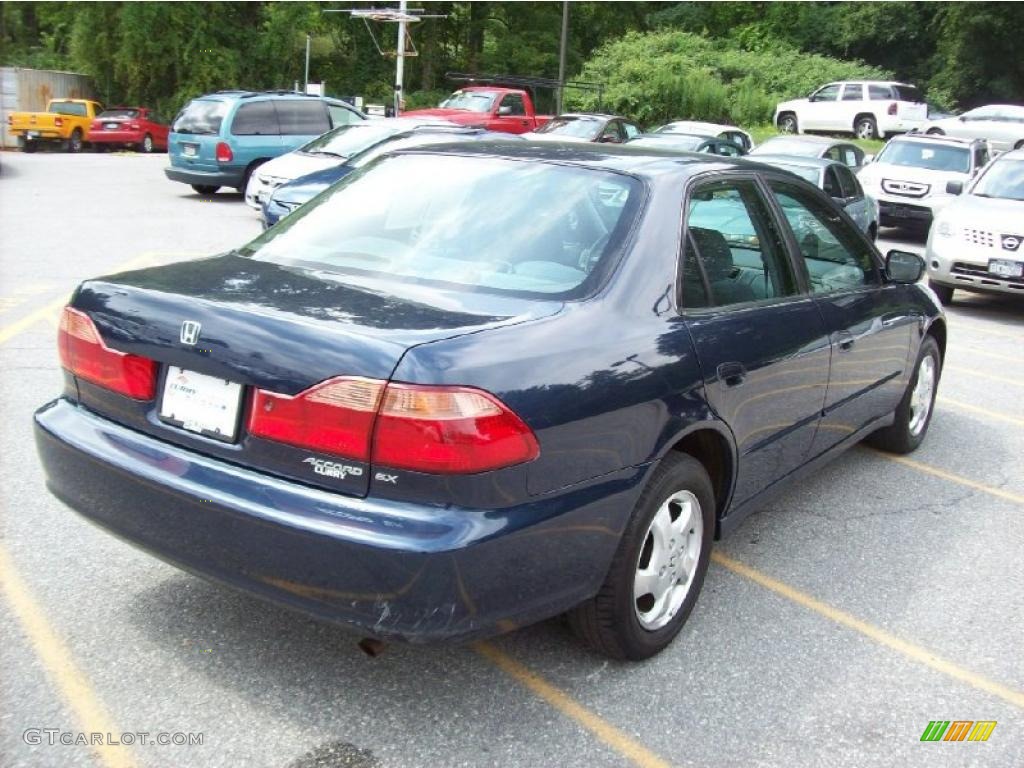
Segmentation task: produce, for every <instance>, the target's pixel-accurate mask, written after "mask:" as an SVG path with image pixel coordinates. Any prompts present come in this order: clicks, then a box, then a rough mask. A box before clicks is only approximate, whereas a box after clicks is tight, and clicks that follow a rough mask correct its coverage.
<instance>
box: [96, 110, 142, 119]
mask: <svg viewBox="0 0 1024 768" xmlns="http://www.w3.org/2000/svg"><path fill="white" fill-rule="evenodd" d="M138 116H139V110H137V109H105V110H103V111H102V112H101V113H100V119H101V120H102V119H103V118H104V117H127V118H131V119H133V120H134V119H135V118H136V117H138Z"/></svg>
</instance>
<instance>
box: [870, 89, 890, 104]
mask: <svg viewBox="0 0 1024 768" xmlns="http://www.w3.org/2000/svg"><path fill="white" fill-rule="evenodd" d="M868 98H869V99H870V100H871V101H888V100H889V99H891V98H892V88H890V87H889V86H888V85H869V86H868Z"/></svg>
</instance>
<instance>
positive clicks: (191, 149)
mask: <svg viewBox="0 0 1024 768" xmlns="http://www.w3.org/2000/svg"><path fill="white" fill-rule="evenodd" d="M181 154H183V155H184V156H185V157H195V156H196V155H198V154H199V145H198V144H182V145H181Z"/></svg>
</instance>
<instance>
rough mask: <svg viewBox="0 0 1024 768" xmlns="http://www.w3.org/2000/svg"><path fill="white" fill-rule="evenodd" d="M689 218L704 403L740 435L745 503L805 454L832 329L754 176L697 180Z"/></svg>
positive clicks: (691, 290) (690, 313)
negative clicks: (828, 330) (807, 288)
mask: <svg viewBox="0 0 1024 768" xmlns="http://www.w3.org/2000/svg"><path fill="white" fill-rule="evenodd" d="M686 217H687V218H686V221H687V227H686V235H685V237H686V240H685V243H684V245H685V248H686V250H685V256H684V269H683V270H682V272H683V275H684V278H683V279H684V285H683V290H682V291H681V295H682V297H683V298H682V300H683V303H684V305H685V306H684V312H685V315H686V318H687V326H688V327H689V329H690V333H691V336H692V338H693V343H694V347H695V349H696V351H697V355H698V358H699V359H700V364H701V370H702V372H703V376H704V383H705V390H706V396H707V399H708V402H709V404H710V405H711V407H712V409H713V410H714V411H715V413H716V414H717V415H718V416H719V417H720V418H721V419H722V420H723V421H724V422H725V423H726V424H727V425H728V426H729V428H730V429H731V430H732V433H733V436H734V438H735V442H736V446H737V452H738V456H739V471H738V479H737V485H736V491H735V495H734V499H735V501H736V502H737V503H741V502H743V501H746V500H747V499H749V498H750V497H752V496H754V495H755V494H756V493H758V492H759V491H761V490H763V489H764V488H766V487H767V486H769V485H771V484H772V483H774V482H775V481H777V480H779V479H780V478H781V477H783V476H784V475H786V474H788V473H789V472H791V471H792V470H794V469H795V468H797V467H798V466H800V464H802V463H803V461H804V460H805V458H806V456H807V454H808V451H809V450H810V447H811V444H812V441H813V439H814V434H815V430H816V428H817V424H818V418H819V415H820V413H821V409H822V406H823V404H824V399H825V391H826V387H827V385H828V369H829V357H830V352H829V340H828V334H827V333H826V331H825V326H824V324H823V323H822V319H821V314H820V312H819V310H818V308H817V306H816V305H815V303H814V301H813V300H812V299H811V298H810V297H809V296H808V295H807V294H806V293H805V292H804V291H803V290H802V289H801V286H800V283H799V281H798V278H797V275H796V274H795V270H794V268H793V264H792V262H791V260H790V259H789V257H788V254H787V250H786V246H785V244H784V239H783V237H782V234H781V231H780V225H779V223H778V221H777V220H776V219H775V218H774V217H773V216H772V214H771V213H770V209H769V206H768V205H767V204H766V202H765V199H764V196H763V194H762V190H761V188H760V186H759V184H758V183H757V182H756V180H755V179H754V178H753V177H751V176H747V175H745V174H739V175H729V176H728V177H727V178H725V179H722V177H721V176H716V178H715V180H707V181H700V182H698V183H697V185H696V186H695V187H694V188H693V189H692V190H691V193H690V197H689V201H688V205H687V213H686ZM687 276H689V280H688V279H687Z"/></svg>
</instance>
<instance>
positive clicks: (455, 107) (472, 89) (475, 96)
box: [402, 85, 551, 133]
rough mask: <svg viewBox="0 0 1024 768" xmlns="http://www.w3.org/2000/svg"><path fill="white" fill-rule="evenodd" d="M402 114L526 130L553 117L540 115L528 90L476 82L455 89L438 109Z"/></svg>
mask: <svg viewBox="0 0 1024 768" xmlns="http://www.w3.org/2000/svg"><path fill="white" fill-rule="evenodd" d="M402 116H403V117H443V118H444V119H445V120H450V121H451V122H453V123H458V124H459V125H472V126H480V127H481V128H486V129H487V130H489V131H501V132H503V133H526V132H527V131H535V130H537V129H538V128H540V127H541V126H542V125H544V123H546V122H547V121H548V120H550V119H551V116H550V115H538V114H537V113H536V112H535V111H534V109H533V99H532V98H531V97H530V94H529V92H528V91H524V90H520V89H517V88H497V87H493V86H485V85H473V86H468V87H466V88H462V89H460V90H458V91H455V93H453V94H452V95H451V96H449V97H448V98H447V99H445V100H444V101H442V102H441V105H440V106H439V107H437V108H436V109H416V110H413V111H411V112H403V113H402Z"/></svg>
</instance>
